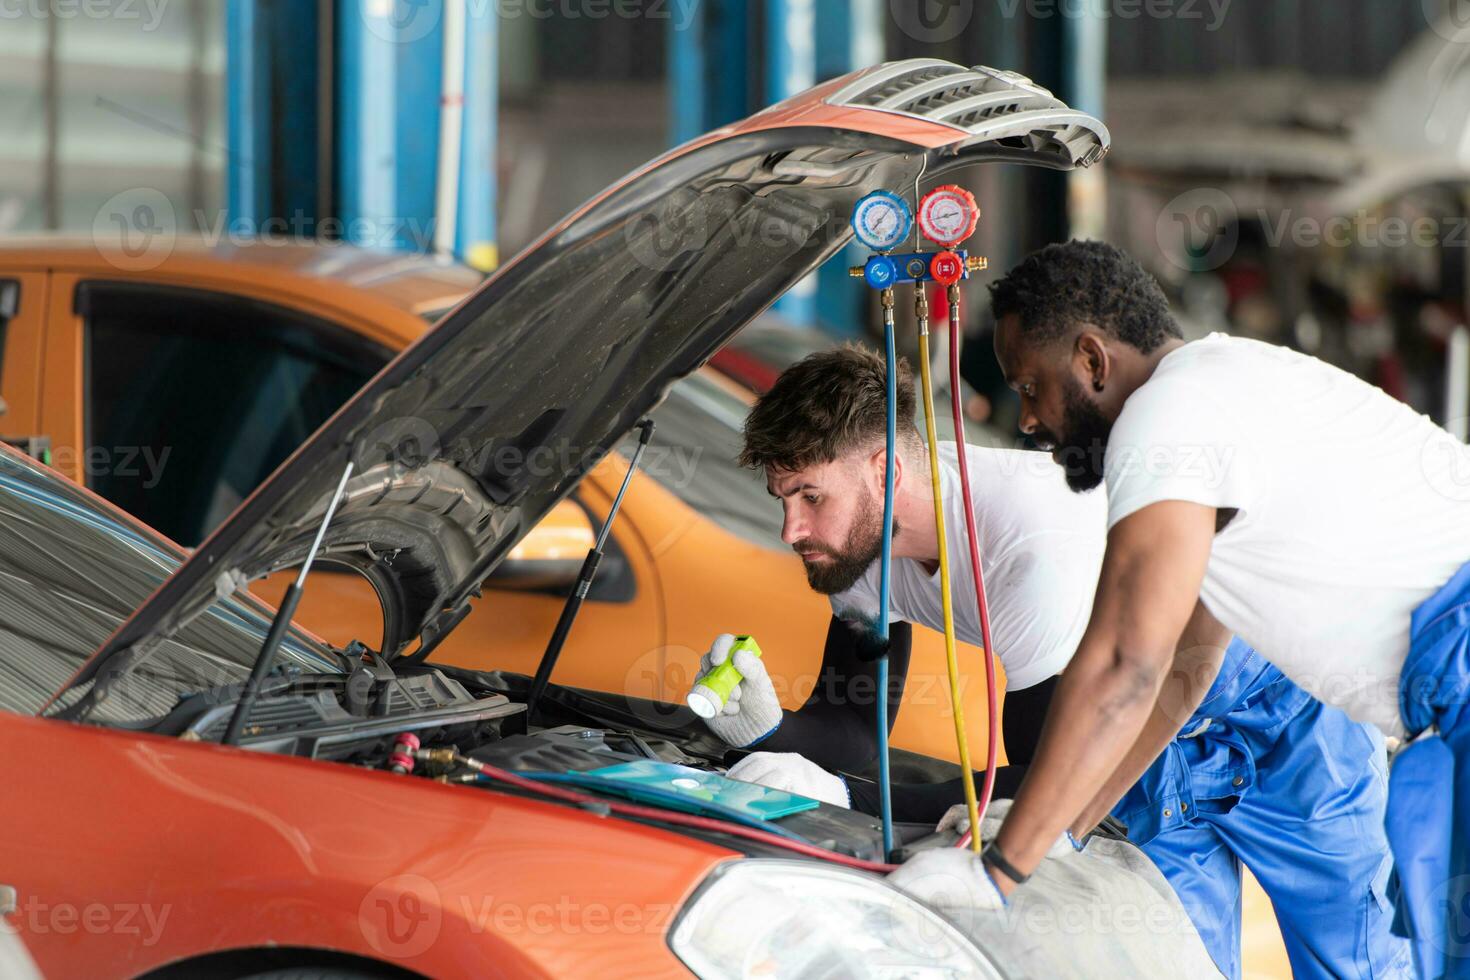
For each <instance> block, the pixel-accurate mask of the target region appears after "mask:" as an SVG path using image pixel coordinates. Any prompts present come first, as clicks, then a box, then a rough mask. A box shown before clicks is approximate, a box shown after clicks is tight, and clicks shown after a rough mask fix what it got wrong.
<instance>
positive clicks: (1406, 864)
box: [1386, 564, 1470, 978]
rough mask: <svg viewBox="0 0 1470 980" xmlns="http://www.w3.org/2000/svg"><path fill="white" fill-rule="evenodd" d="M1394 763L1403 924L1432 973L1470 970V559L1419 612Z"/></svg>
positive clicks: (1402, 690) (1422, 965)
mask: <svg viewBox="0 0 1470 980" xmlns="http://www.w3.org/2000/svg"><path fill="white" fill-rule="evenodd" d="M1399 712H1400V714H1401V715H1402V717H1403V720H1404V725H1405V727H1406V728H1407V729H1408V732H1409V735H1410V737H1411V738H1412V739H1413V742H1412V743H1411V744H1410V745H1409V746H1408V747H1406V748H1404V749H1403V750H1401V751H1400V752H1399V753H1398V754H1397V755H1396V756H1395V757H1394V760H1393V769H1392V771H1391V772H1390V774H1389V796H1388V818H1387V824H1386V826H1387V830H1388V840H1389V845H1390V847H1391V848H1392V850H1393V857H1394V883H1393V895H1394V902H1395V907H1396V917H1395V920H1394V931H1395V932H1397V933H1399V934H1400V935H1404V936H1408V937H1409V938H1410V939H1412V940H1413V941H1414V952H1415V957H1416V959H1417V961H1418V966H1419V972H1420V975H1421V976H1424V977H1440V976H1443V977H1450V978H1463V977H1470V564H1466V565H1465V566H1463V567H1462V568H1461V569H1460V570H1459V571H1458V572H1456V573H1455V575H1454V576H1453V577H1452V578H1451V579H1450V580H1449V581H1448V582H1447V583H1445V585H1444V586H1443V587H1442V588H1441V589H1440V590H1439V591H1438V592H1436V593H1435V594H1434V595H1433V596H1431V597H1430V598H1428V599H1427V600H1425V601H1424V602H1423V603H1422V604H1421V605H1420V606H1419V608H1418V609H1416V610H1415V611H1414V616H1413V619H1412V620H1411V623H1410V627H1409V653H1408V657H1407V658H1406V660H1405V661H1404V667H1403V671H1402V673H1401V674H1400V675H1399Z"/></svg>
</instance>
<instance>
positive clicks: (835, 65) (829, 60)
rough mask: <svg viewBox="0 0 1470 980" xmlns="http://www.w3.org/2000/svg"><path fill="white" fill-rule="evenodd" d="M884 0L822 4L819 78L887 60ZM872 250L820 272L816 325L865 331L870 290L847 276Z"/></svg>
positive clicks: (854, 248) (851, 252) (853, 251)
mask: <svg viewBox="0 0 1470 980" xmlns="http://www.w3.org/2000/svg"><path fill="white" fill-rule="evenodd" d="M885 13H886V11H885V8H884V4H883V2H882V0H817V79H818V81H826V80H827V79H829V78H835V77H837V76H838V75H845V74H847V73H848V72H850V71H856V70H857V69H859V68H866V67H868V66H869V65H875V64H878V63H879V62H881V61H882V60H883V18H884V15H885ZM866 258H867V252H866V250H865V249H864V248H863V247H862V246H861V245H860V244H858V243H857V242H851V243H849V244H848V246H847V247H846V248H844V249H843V250H842V251H840V252H838V253H837V254H836V255H834V256H832V258H831V259H829V260H828V261H827V263H826V264H825V265H823V266H822V268H821V269H819V270H818V271H817V300H816V311H815V313H816V322H817V323H818V324H819V325H820V326H821V327H822V328H823V329H825V330H827V331H829V332H831V333H835V334H837V335H838V336H841V337H858V336H861V335H862V333H863V322H862V317H863V313H864V310H865V309H866V306H867V303H866V301H867V295H866V294H867V287H866V286H865V285H864V284H863V283H862V282H859V281H855V280H853V279H852V278H851V277H850V276H848V274H847V269H848V266H853V265H861V264H862V263H863V260H864V259H866Z"/></svg>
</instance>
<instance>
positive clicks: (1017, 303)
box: [990, 241, 1182, 354]
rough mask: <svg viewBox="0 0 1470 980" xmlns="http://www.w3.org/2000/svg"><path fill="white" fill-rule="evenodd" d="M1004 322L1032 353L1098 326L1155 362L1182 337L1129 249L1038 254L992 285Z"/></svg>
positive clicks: (1077, 246) (1083, 245) (1094, 246)
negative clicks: (1154, 356)
mask: <svg viewBox="0 0 1470 980" xmlns="http://www.w3.org/2000/svg"><path fill="white" fill-rule="evenodd" d="M990 306H991V310H992V312H993V313H994V314H995V319H996V321H997V322H999V321H1000V319H1001V318H1002V317H1006V316H1009V315H1010V314H1012V313H1014V314H1016V317H1017V320H1018V323H1019V326H1020V328H1021V336H1022V337H1024V338H1025V339H1026V342H1027V343H1029V344H1032V345H1045V344H1049V343H1051V342H1052V341H1054V340H1059V339H1061V338H1062V337H1063V336H1065V335H1066V334H1067V333H1068V332H1069V331H1071V330H1072V329H1073V328H1074V327H1076V326H1078V325H1080V324H1083V323H1090V324H1092V325H1093V326H1096V327H1098V328H1100V329H1102V330H1104V331H1106V332H1107V333H1108V334H1109V335H1111V336H1113V337H1116V338H1118V339H1119V340H1121V341H1123V342H1124V343H1126V344H1129V345H1131V346H1133V347H1136V348H1138V349H1139V350H1140V351H1142V352H1143V353H1145V354H1147V353H1149V352H1150V351H1153V350H1154V349H1156V348H1157V347H1158V346H1159V345H1160V344H1162V343H1163V342H1164V341H1165V340H1167V339H1169V338H1170V337H1180V336H1182V335H1181V334H1180V332H1179V325H1178V324H1177V323H1175V322H1174V317H1173V316H1171V315H1170V313H1169V301H1168V300H1167V299H1166V298H1165V297H1164V291H1163V290H1162V289H1160V288H1159V284H1158V281H1157V280H1155V279H1154V277H1153V276H1151V275H1149V274H1148V273H1147V272H1145V271H1144V270H1143V266H1141V265H1139V264H1138V263H1137V262H1135V261H1134V260H1133V258H1132V257H1131V256H1130V255H1128V253H1127V252H1124V251H1123V250H1122V249H1120V248H1118V247H1116V246H1114V245H1109V244H1107V243H1106V242H1083V241H1070V242H1066V243H1065V244H1057V245H1048V246H1046V247H1045V248H1043V249H1041V250H1040V251H1038V252H1032V253H1031V254H1030V255H1028V256H1027V257H1026V258H1025V259H1023V260H1022V262H1021V264H1020V265H1018V266H1016V267H1015V268H1014V269H1012V270H1011V271H1010V272H1008V273H1006V274H1005V276H1004V277H1003V278H1001V279H998V280H997V281H995V282H993V283H991V284H990Z"/></svg>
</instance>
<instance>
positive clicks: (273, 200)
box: [225, 0, 321, 228]
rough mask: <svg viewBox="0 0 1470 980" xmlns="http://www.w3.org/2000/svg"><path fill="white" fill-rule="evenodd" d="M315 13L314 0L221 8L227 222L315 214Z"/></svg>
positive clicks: (237, 1) (245, 0)
mask: <svg viewBox="0 0 1470 980" xmlns="http://www.w3.org/2000/svg"><path fill="white" fill-rule="evenodd" d="M317 17H318V13H317V9H316V4H315V3H314V2H313V0H275V2H266V0H231V2H230V4H229V5H228V7H227V9H226V20H225V32H226V37H225V51H226V68H227V71H226V78H227V86H228V87H227V99H226V101H227V109H226V116H227V122H226V126H227V132H228V140H229V147H230V153H229V161H228V165H227V168H226V169H227V176H226V191H227V201H228V208H229V213H230V219H231V221H243V222H244V223H245V224H246V225H247V226H249V227H253V228H259V227H260V226H261V225H262V224H263V223H264V222H265V221H266V219H268V218H272V217H281V218H286V219H288V221H294V220H295V219H297V218H298V217H299V218H302V219H305V220H307V221H308V222H309V221H310V220H312V219H315V218H319V217H321V216H320V215H318V214H317V213H316V210H317V196H316V190H317V174H318V171H317V139H316V136H317V124H318V120H317V100H316V90H317V83H318V63H317V54H318V43H317V42H318V33H317Z"/></svg>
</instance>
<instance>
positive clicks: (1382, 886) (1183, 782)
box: [1113, 639, 1412, 978]
mask: <svg viewBox="0 0 1470 980" xmlns="http://www.w3.org/2000/svg"><path fill="white" fill-rule="evenodd" d="M1386 793H1387V776H1386V764H1385V762H1384V747H1383V739H1382V736H1381V735H1379V734H1378V731H1377V729H1375V728H1371V727H1369V726H1366V725H1360V724H1357V723H1355V722H1353V721H1350V720H1349V719H1348V717H1347V715H1345V714H1343V713H1342V712H1341V711H1338V710H1337V709H1335V708H1328V707H1326V706H1325V705H1323V704H1322V703H1321V702H1320V701H1318V700H1316V699H1315V698H1313V697H1312V696H1311V695H1310V694H1308V693H1307V692H1306V691H1304V690H1302V689H1301V688H1299V687H1297V686H1296V685H1295V684H1294V683H1292V682H1291V681H1289V680H1287V678H1286V677H1285V675H1283V674H1282V673H1281V672H1280V671H1279V670H1277V669H1276V668H1275V667H1273V666H1271V665H1270V664H1268V663H1266V662H1265V661H1264V660H1262V659H1261V658H1260V657H1259V656H1258V655H1257V654H1256V653H1255V652H1254V651H1253V650H1251V649H1250V647H1248V646H1246V645H1245V644H1244V643H1242V642H1241V641H1240V640H1239V639H1236V640H1233V641H1232V642H1231V644H1230V647H1229V649H1228V650H1227V651H1226V654H1225V661H1224V663H1223V664H1222V665H1221V667H1220V673H1219V676H1218V677H1216V679H1215V683H1214V685H1213V686H1211V688H1210V690H1209V692H1208V693H1207V694H1206V695H1205V700H1204V702H1203V703H1202V704H1201V705H1200V707H1199V710H1198V711H1196V712H1195V715H1194V717H1193V718H1191V719H1190V721H1189V723H1188V724H1186V725H1185V726H1184V729H1183V730H1182V732H1181V733H1180V735H1179V737H1178V738H1176V739H1175V740H1174V741H1173V742H1172V743H1171V744H1170V745H1169V747H1168V748H1167V749H1165V750H1164V753H1163V755H1161V756H1160V757H1159V759H1158V760H1157V761H1156V762H1155V763H1154V764H1153V766H1152V767H1150V768H1149V770H1148V772H1146V773H1145V774H1144V776H1143V778H1142V779H1140V780H1139V782H1138V784H1137V785H1136V786H1134V787H1133V788H1132V789H1131V790H1129V791H1128V794H1127V795H1126V796H1124V797H1123V799H1122V800H1120V801H1119V803H1118V805H1117V807H1115V808H1114V810H1113V815H1114V816H1116V817H1117V818H1118V819H1120V820H1122V821H1123V822H1124V823H1126V824H1127V825H1128V836H1129V838H1130V839H1131V840H1133V841H1134V843H1136V844H1138V845H1139V846H1140V847H1141V848H1142V849H1143V850H1144V852H1145V853H1146V854H1148V856H1149V857H1150V858H1152V859H1153V861H1154V863H1155V864H1157V865H1158V867H1159V870H1161V871H1162V872H1163V873H1164V875H1165V877H1167V878H1168V879H1169V882H1170V884H1172V885H1173V886H1174V890H1175V891H1176V892H1177V893H1178V894H1179V898H1180V900H1181V901H1182V902H1183V903H1184V906H1185V908H1186V909H1187V910H1188V911H1189V914H1190V918H1191V919H1192V920H1193V921H1194V924H1195V927H1196V928H1197V929H1198V930H1199V933H1200V936H1201V938H1202V939H1203V940H1204V943H1205V946H1206V948H1207V949H1208V950H1209V951H1210V955H1211V956H1212V957H1213V958H1214V960H1215V964H1216V965H1217V966H1218V967H1219V968H1220V971H1221V972H1222V973H1224V974H1225V975H1226V976H1227V977H1232V978H1235V977H1239V976H1240V914H1241V882H1240V865H1241V863H1242V862H1243V863H1244V864H1245V865H1246V866H1247V867H1249V868H1250V869H1251V872H1252V873H1253V874H1254V875H1255V877H1256V879H1257V880H1258V881H1259V882H1260V883H1261V887H1262V888H1264V889H1265V891H1266V894H1267V895H1269V896H1270V897H1271V902H1272V905H1273V906H1274V908H1275V911H1276V918H1277V921H1278V923H1279V924H1280V927H1281V935H1282V938H1283V939H1284V940H1285V942H1286V951H1287V955H1288V957H1289V958H1290V960H1291V967H1292V972H1293V974H1294V975H1295V976H1296V977H1298V978H1301V977H1384V976H1400V977H1406V976H1410V975H1411V970H1412V966H1411V954H1410V950H1409V944H1408V943H1407V942H1406V941H1405V940H1403V939H1401V938H1399V937H1396V936H1394V935H1393V934H1392V931H1391V928H1390V927H1391V924H1392V905H1391V903H1390V901H1389V898H1388V891H1387V887H1388V879H1389V875H1390V871H1391V868H1392V861H1391V859H1390V858H1389V855H1388V843H1387V840H1386V839H1385V835H1384V830H1383V824H1382V821H1383V814H1384V807H1385V796H1386Z"/></svg>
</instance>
